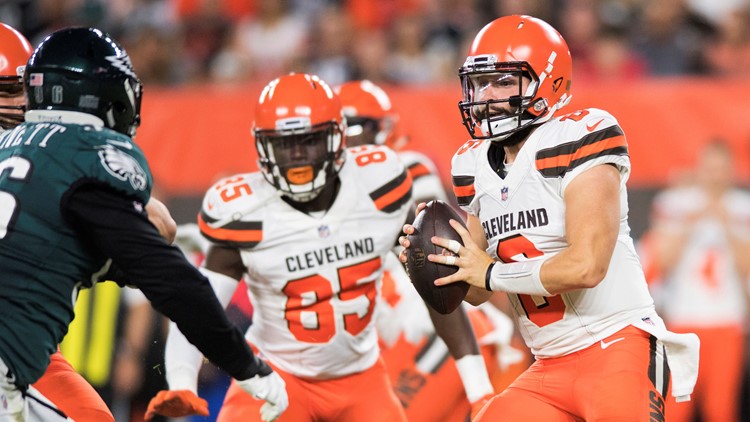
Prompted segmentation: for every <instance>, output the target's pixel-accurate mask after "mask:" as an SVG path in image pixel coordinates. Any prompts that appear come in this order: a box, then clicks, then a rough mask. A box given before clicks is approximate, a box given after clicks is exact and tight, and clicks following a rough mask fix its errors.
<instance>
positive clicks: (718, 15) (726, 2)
mask: <svg viewBox="0 0 750 422" xmlns="http://www.w3.org/2000/svg"><path fill="white" fill-rule="evenodd" d="M685 3H686V5H687V7H688V8H689V9H690V10H691V11H693V12H694V13H696V14H698V15H700V16H701V17H702V18H704V19H706V20H707V21H708V22H710V23H711V24H713V25H716V26H719V25H721V23H722V22H724V21H725V20H726V19H727V18H728V17H729V15H730V14H732V13H733V12H734V11H736V10H738V9H740V8H742V7H746V6H747V0H711V1H706V0H685Z"/></svg>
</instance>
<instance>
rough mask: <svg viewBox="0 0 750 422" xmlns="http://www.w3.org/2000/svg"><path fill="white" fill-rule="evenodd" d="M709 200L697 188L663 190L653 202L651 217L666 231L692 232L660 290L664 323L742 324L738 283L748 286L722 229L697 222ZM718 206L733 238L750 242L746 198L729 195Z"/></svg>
mask: <svg viewBox="0 0 750 422" xmlns="http://www.w3.org/2000/svg"><path fill="white" fill-rule="evenodd" d="M711 200H712V199H710V198H708V197H707V195H706V194H705V192H704V191H703V190H701V189H699V188H696V187H683V188H675V189H671V190H668V191H664V192H662V193H660V194H659V195H658V196H657V197H656V198H655V200H654V215H655V217H656V218H657V219H658V221H659V224H660V225H662V227H664V229H665V230H675V231H683V230H690V235H689V236H688V237H687V243H686V244H685V245H684V249H683V252H682V256H681V257H680V259H679V260H678V261H677V263H676V265H675V267H674V268H673V269H672V271H671V272H670V273H669V274H665V275H664V277H665V278H664V280H663V281H664V282H665V284H664V285H663V286H662V287H661V289H662V290H661V295H660V297H661V298H662V300H661V301H660V302H661V303H660V304H659V305H660V309H661V312H662V313H663V315H662V316H663V317H664V319H665V320H666V321H667V322H668V323H677V324H682V325H697V326H714V325H718V324H740V325H743V324H744V321H745V314H746V311H747V309H746V308H747V306H746V304H745V296H744V289H743V288H742V283H744V282H746V281H745V280H743V279H742V277H741V276H740V274H738V272H737V269H736V263H735V257H734V256H733V253H732V248H731V245H730V243H729V239H728V238H727V235H726V229H725V228H724V227H723V224H722V222H721V221H719V219H718V218H717V217H709V216H703V217H701V218H699V219H697V220H696V216H697V215H700V214H701V213H702V212H703V210H704V209H705V208H706V207H707V206H708V205H709V203H708V201H711ZM721 205H722V207H723V208H724V209H725V210H726V212H727V214H728V216H729V220H730V222H731V225H732V227H731V230H732V232H733V234H734V235H735V236H740V237H743V238H744V239H748V238H750V194H748V193H747V192H743V191H741V190H739V189H733V190H730V191H728V192H726V193H725V194H724V196H723V197H722V199H721ZM693 224H694V226H693ZM741 259H747V258H746V257H741Z"/></svg>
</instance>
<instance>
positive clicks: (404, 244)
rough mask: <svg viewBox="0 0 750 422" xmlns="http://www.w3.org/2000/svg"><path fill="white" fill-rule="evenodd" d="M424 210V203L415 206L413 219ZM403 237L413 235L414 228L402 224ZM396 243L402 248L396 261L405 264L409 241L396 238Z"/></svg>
mask: <svg viewBox="0 0 750 422" xmlns="http://www.w3.org/2000/svg"><path fill="white" fill-rule="evenodd" d="M425 208H427V203H426V202H420V203H419V204H417V209H416V210H414V217H416V216H418V215H419V213H420V212H422V211H423V210H424V209H425ZM402 231H403V232H404V234H405V235H410V234H414V226H413V225H411V224H404V228H403V229H402ZM398 243H399V244H400V245H401V247H403V249H401V252H399V254H398V259H399V260H400V261H401V263H402V264H406V261H407V259H406V249H407V248H408V247H409V240H407V239H406V236H399V237H398Z"/></svg>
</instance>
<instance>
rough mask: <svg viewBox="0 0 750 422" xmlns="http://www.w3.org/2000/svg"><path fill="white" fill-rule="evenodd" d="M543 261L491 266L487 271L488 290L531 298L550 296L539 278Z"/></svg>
mask: <svg viewBox="0 0 750 422" xmlns="http://www.w3.org/2000/svg"><path fill="white" fill-rule="evenodd" d="M543 263H544V260H543V259H536V260H533V261H524V262H512V263H510V264H499V265H493V266H492V268H491V269H490V270H489V272H490V280H489V287H490V289H489V290H493V291H494V290H502V291H504V292H507V293H519V294H525V295H531V296H552V294H551V293H550V292H548V291H547V289H545V288H544V285H543V284H542V280H541V279H540V278H539V271H540V270H541V269H542V264H543Z"/></svg>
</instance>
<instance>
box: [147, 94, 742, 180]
mask: <svg viewBox="0 0 750 422" xmlns="http://www.w3.org/2000/svg"><path fill="white" fill-rule="evenodd" d="M261 88H262V87H261V86H260V85H257V86H231V87H230V86H210V87H207V86H202V87H198V86H196V87H189V88H181V89H174V90H172V89H170V90H166V89H164V90H157V89H154V90H151V89H148V87H147V89H146V93H145V95H144V100H143V110H142V117H143V124H142V126H141V128H140V129H139V130H138V135H137V137H136V141H137V142H138V144H139V145H141V147H143V149H144V151H145V153H146V155H147V157H148V159H149V163H150V165H151V169H152V171H153V173H154V177H155V180H156V186H157V188H158V189H160V190H161V191H163V192H164V193H166V194H167V195H174V194H181V195H190V194H198V195H200V194H202V193H203V191H205V190H206V189H207V188H208V187H209V186H210V185H211V183H212V182H214V181H215V180H216V179H218V178H219V177H222V176H226V175H230V174H234V173H238V172H247V171H255V170H256V169H257V165H256V159H257V154H256V152H255V143H254V140H253V138H252V135H251V131H250V130H251V125H252V121H253V109H254V107H255V103H256V100H257V97H258V94H259V93H260V89H261ZM388 92H389V93H390V94H391V99H392V100H393V102H394V104H395V106H396V107H397V108H398V110H399V111H400V114H401V125H402V128H403V130H404V132H405V133H407V134H409V135H410V136H411V142H410V144H409V145H408V146H407V147H408V149H413V150H417V151H421V152H423V153H425V154H427V155H428V156H430V157H431V158H432V159H433V160H434V161H435V163H436V164H437V166H438V168H439V169H440V171H441V174H442V176H443V179H444V182H445V184H446V186H449V185H450V159H451V157H452V155H453V153H454V152H455V150H456V149H457V148H458V147H459V146H461V144H463V143H464V142H465V141H466V140H467V139H468V134H467V132H466V130H465V129H464V127H463V126H462V125H461V117H460V114H459V112H458V106H457V103H458V100H459V98H460V89H459V84H458V82H456V84H455V85H450V86H430V87H389V88H388ZM749 92H750V80H746V81H719V80H715V79H658V80H646V81H639V82H627V83H608V84H597V85H578V84H575V83H574V85H573V101H572V103H571V104H570V105H569V106H567V107H566V108H565V109H563V112H566V113H570V112H574V111H576V110H578V109H581V108H587V107H595V108H601V109H604V110H607V111H609V112H610V113H612V115H614V116H615V118H616V119H617V120H618V121H619V122H620V125H621V126H622V128H623V130H624V131H625V135H626V136H627V139H628V144H629V148H630V157H631V161H632V165H633V171H632V174H631V177H630V181H629V184H630V186H634V187H654V186H660V185H664V184H666V183H669V182H670V181H671V180H672V179H673V178H674V176H675V175H676V174H678V172H679V171H681V170H684V169H686V168H689V167H690V166H691V165H692V163H693V161H694V159H695V157H696V154H697V152H698V150H699V149H700V147H701V146H702V145H703V144H705V143H706V142H708V141H710V140H711V139H713V138H723V139H725V140H726V141H727V142H729V144H730V145H731V146H732V149H733V152H734V157H735V159H736V162H737V169H738V173H739V176H740V178H741V180H742V181H743V182H747V181H748V180H750V149H748V145H749V144H750V96H748V95H747V93H749ZM743 93H744V94H743ZM561 114H562V113H561Z"/></svg>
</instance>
